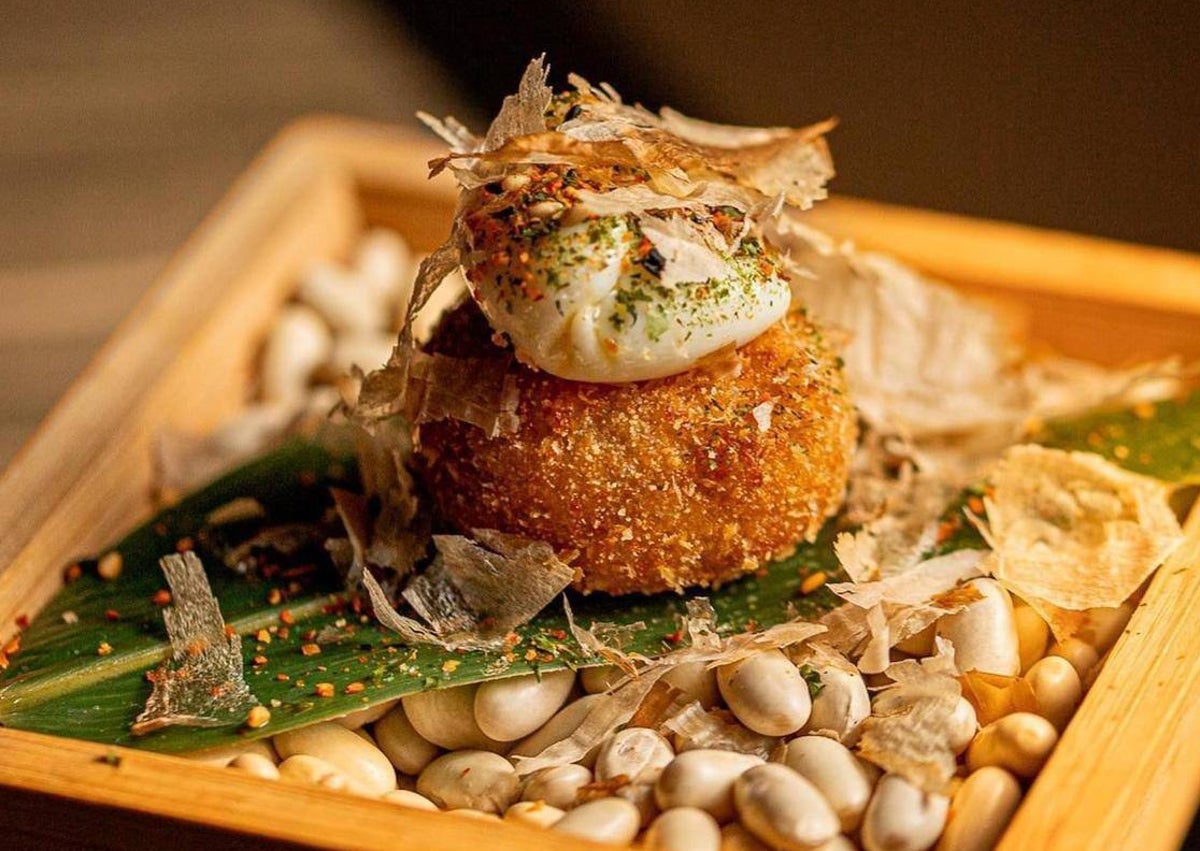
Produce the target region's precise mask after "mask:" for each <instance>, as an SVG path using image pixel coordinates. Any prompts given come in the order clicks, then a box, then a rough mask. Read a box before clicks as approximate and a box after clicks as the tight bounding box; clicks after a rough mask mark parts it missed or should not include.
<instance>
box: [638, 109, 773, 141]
mask: <svg viewBox="0 0 1200 851" xmlns="http://www.w3.org/2000/svg"><path fill="white" fill-rule="evenodd" d="M658 114H659V120H660V122H661V124H662V127H663V129H665V130H669V131H670V132H672V133H674V134H675V135H676V136H678V137H679V138H681V139H685V140H686V141H688V142H692V143H693V144H696V145H706V146H709V147H713V148H745V147H749V146H752V145H765V144H767V143H768V142H774V141H776V140H777V139H784V138H787V137H788V136H789V135H790V134H791V133H792V132H793V131H792V130H791V129H789V128H787V127H739V126H737V125H734V124H715V123H713V122H711V121H703V120H702V119H699V118H690V117H688V116H686V115H684V114H683V113H682V112H679V111H678V110H674V109H671V107H669V106H664V107H663V108H662V109H661V110H659V113H658Z"/></svg>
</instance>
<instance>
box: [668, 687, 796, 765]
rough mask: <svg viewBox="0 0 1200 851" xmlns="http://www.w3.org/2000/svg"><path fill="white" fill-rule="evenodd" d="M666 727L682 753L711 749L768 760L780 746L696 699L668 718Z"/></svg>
mask: <svg viewBox="0 0 1200 851" xmlns="http://www.w3.org/2000/svg"><path fill="white" fill-rule="evenodd" d="M663 726H664V727H665V728H666V729H667V730H669V731H670V732H672V733H674V734H675V736H676V740H675V741H676V750H677V751H678V752H679V753H683V752H684V751H691V750H699V749H702V748H711V749H713V750H719V751H736V752H737V753H746V754H754V755H755V756H759V757H762V758H763V759H768V758H769V757H770V756H771V752H772V751H773V750H775V748H776V747H777V746H778V744H779V739H776V738H773V737H771V736H763V735H760V734H758V733H755V732H753V731H752V730H748V729H747V728H745V727H743V726H742V725H741V724H740V723H738V720H737V719H736V718H734V717H733V713H731V712H729V711H727V710H722V709H714V710H711V711H710V710H706V709H705V708H704V707H703V706H701V705H700V702H699V701H695V700H693V701H692V702H691V703H689V704H688V705H687V706H685V707H683V709H681V710H680V711H679V712H678V713H676V714H675V715H673V716H672V717H670V718H668V719H667V720H666V721H665V722H664V724H663Z"/></svg>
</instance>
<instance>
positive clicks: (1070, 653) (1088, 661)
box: [1047, 638, 1100, 680]
mask: <svg viewBox="0 0 1200 851" xmlns="http://www.w3.org/2000/svg"><path fill="white" fill-rule="evenodd" d="M1047 655H1050V656H1061V657H1062V658H1064V659H1066V660H1067V661H1068V662H1070V663H1071V664H1072V665H1073V666H1075V670H1076V672H1077V673H1078V674H1079V679H1080V680H1086V679H1087V676H1088V674H1089V673H1091V671H1092V668H1094V667H1096V665H1097V664H1099V662H1100V653H1099V652H1098V651H1097V650H1096V648H1095V647H1093V646H1092V645H1090V644H1088V643H1087V642H1086V641H1084V640H1083V639H1082V638H1068V639H1067V640H1066V641H1056V642H1055V643H1054V644H1052V645H1051V646H1050V651H1049V653H1048V654H1047Z"/></svg>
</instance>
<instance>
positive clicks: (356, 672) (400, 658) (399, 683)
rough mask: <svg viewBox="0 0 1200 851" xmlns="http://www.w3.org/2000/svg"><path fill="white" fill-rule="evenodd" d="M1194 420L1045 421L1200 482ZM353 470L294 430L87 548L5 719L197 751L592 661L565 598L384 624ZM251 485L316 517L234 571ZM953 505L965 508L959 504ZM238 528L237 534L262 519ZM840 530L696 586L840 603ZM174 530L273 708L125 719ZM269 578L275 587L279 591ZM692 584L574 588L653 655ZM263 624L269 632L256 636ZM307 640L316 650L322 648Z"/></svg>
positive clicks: (766, 598) (156, 617)
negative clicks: (470, 641)
mask: <svg viewBox="0 0 1200 851" xmlns="http://www.w3.org/2000/svg"><path fill="white" fill-rule="evenodd" d="M1097 434H1099V435H1100V436H1101V437H1100V438H1099V440H1100V441H1102V442H1100V443H1099V445H1098V439H1097V438H1096V437H1094V435H1097ZM1198 435H1200V394H1196V395H1193V396H1191V397H1190V398H1188V399H1186V400H1183V401H1180V402H1166V403H1162V404H1160V405H1156V406H1152V408H1150V409H1148V408H1145V407H1141V408H1139V409H1137V410H1136V411H1118V412H1112V413H1102V414H1096V415H1090V416H1088V417H1084V418H1080V419H1078V420H1072V421H1069V422H1061V423H1053V424H1050V425H1048V426H1046V427H1045V428H1044V429H1043V430H1042V431H1041V432H1040V433H1039V434H1038V435H1036V439H1038V440H1039V441H1042V442H1045V443H1047V444H1049V445H1054V446H1059V447H1061V448H1071V449H1082V450H1090V451H1099V452H1101V453H1102V454H1107V455H1108V457H1110V458H1112V459H1113V460H1114V461H1116V462H1117V463H1119V464H1123V465H1126V466H1128V467H1130V468H1131V469H1135V470H1137V471H1138V472H1143V473H1147V474H1150V475H1155V476H1157V477H1159V478H1163V479H1166V480H1169V481H1177V482H1196V481H1200V451H1197V449H1196V442H1197V439H1198V438H1197V436H1198ZM1118 446H1125V447H1127V448H1128V451H1125V450H1119V449H1118V448H1117V447H1118ZM354 480H355V476H354V470H353V462H352V459H350V458H349V457H346V456H338V455H336V454H330V453H328V452H326V451H325V450H322V449H320V448H318V447H316V446H314V445H312V444H306V443H294V444H289V445H287V446H284V447H283V448H281V449H279V450H277V451H275V452H273V453H271V454H270V455H267V456H264V457H263V458H260V459H258V460H256V461H254V462H252V463H250V464H248V465H247V466H245V467H243V468H241V469H239V470H237V471H235V472H233V473H231V474H229V475H227V476H225V477H224V478H222V479H220V480H218V481H216V482H214V483H213V484H211V485H209V486H208V487H206V488H204V489H203V490H201V491H199V492H197V493H195V494H193V495H192V496H190V497H188V498H187V499H185V500H183V501H182V502H180V503H179V504H178V505H176V506H175V507H173V508H171V509H169V510H167V511H164V512H163V513H161V514H160V515H158V516H157V517H155V518H154V519H152V520H151V521H149V522H148V523H146V524H145V525H144V526H142V527H140V528H138V529H136V530H135V531H133V532H132V533H131V534H129V535H128V536H127V537H126V538H124V539H123V540H122V541H121V542H119V543H118V544H117V545H116V547H115V549H116V551H118V552H120V553H121V555H122V557H123V562H124V569H123V571H122V572H121V574H120V576H119V577H118V578H116V579H115V580H104V579H101V578H100V577H99V575H98V573H97V572H96V566H95V564H94V563H89V564H87V565H84V570H83V575H82V576H81V577H80V578H78V579H77V580H76V581H74V582H73V583H71V584H69V585H67V586H66V587H65V588H64V589H63V590H62V592H60V594H59V595H58V596H57V597H56V598H55V599H54V601H53V602H52V603H51V604H50V605H49V606H48V607H47V608H46V610H45V611H43V612H42V613H41V614H40V615H39V616H38V618H37V619H36V620H35V621H34V623H33V624H32V625H31V626H30V627H29V629H28V630H26V632H25V633H24V635H23V636H22V647H21V650H20V651H19V652H18V653H16V654H15V655H13V657H12V660H11V664H10V667H9V669H8V670H7V672H5V674H4V676H3V677H2V678H0V724H3V725H5V726H11V727H15V728H20V729H24V730H32V731H37V732H42V733H50V734H54V735H62V736H71V737H75V738H83V739H90V740H94V741H98V742H104V743H108V744H120V745H126V746H132V747H140V748H147V749H152V750H158V751H169V752H182V751H192V750H200V749H206V748H211V747H217V746H221V745H226V744H230V743H233V742H237V741H243V740H250V739H253V738H257V737H260V736H265V735H273V734H275V733H279V732H282V731H284V730H287V729H291V728H294V727H298V726H303V725H306V724H311V723H313V722H316V721H320V720H324V719H329V718H333V717H337V716H339V715H343V714H345V713H347V712H352V711H355V710H358V709H363V708H366V707H368V706H371V705H373V704H376V703H379V702H381V701H384V700H388V699H391V698H396V697H401V696H403V695H405V694H410V693H413V692H417V691H421V690H424V689H429V688H438V687H445V686H455V685H466V684H469V683H473V682H479V681H482V680H485V679H492V678H496V677H501V676H510V675H514V674H521V673H529V672H538V671H542V672H544V671H550V670H555V669H559V668H563V667H580V666H584V665H587V664H595V660H589V659H587V658H585V657H584V656H583V655H582V651H581V649H580V648H579V646H578V644H577V643H576V642H575V641H574V639H573V638H572V637H571V636H570V633H569V631H568V625H567V622H566V618H565V615H564V612H563V610H562V608H561V607H560V606H558V605H552V606H550V607H548V608H547V609H546V610H545V611H543V612H542V613H541V614H540V615H538V616H537V617H536V618H534V619H533V620H532V621H531V622H530V623H529V624H527V625H526V626H524V627H522V628H520V629H519V630H517V631H516V634H517V638H518V640H516V641H515V642H514V643H513V644H512V647H511V649H510V650H509V651H508V652H507V653H504V652H500V651H497V652H483V651H470V652H458V653H449V652H446V651H444V650H441V649H440V648H436V647H430V646H419V647H410V646H406V645H404V644H402V643H401V642H400V641H399V640H397V638H396V636H395V635H394V634H392V633H390V632H388V631H387V630H386V629H384V628H382V627H380V626H378V625H377V624H376V623H375V622H374V621H373V619H371V618H370V617H369V616H368V615H367V614H365V613H363V612H362V611H361V610H360V609H359V606H358V602H357V600H356V599H354V598H351V597H348V596H347V595H346V594H345V593H344V592H343V591H342V589H341V588H340V582H339V579H338V577H337V574H336V571H334V570H333V568H332V566H331V565H330V564H329V563H328V560H327V558H326V556H325V554H324V551H323V550H321V549H320V539H321V538H322V537H323V534H324V532H323V531H322V524H323V523H329V522H330V520H331V514H330V511H329V498H328V488H329V487H330V486H342V487H347V486H349V487H353V485H354ZM247 496H252V497H254V498H256V499H257V500H258V501H259V503H261V504H262V506H263V508H264V509H265V512H266V518H265V519H264V520H260V521H256V522H257V523H260V524H271V525H278V524H287V523H295V524H307V525H308V526H310V527H313V528H315V529H317V532H318V534H316V535H314V536H313V539H312V540H311V541H309V542H307V544H305V545H301V546H299V547H298V548H297V549H296V551H295V552H293V553H291V554H290V555H288V556H287V557H286V558H280V557H278V556H277V555H276V556H273V557H272V559H271V560H270V561H269V563H268V564H267V565H266V566H265V567H263V566H260V569H259V570H256V571H252V572H250V573H249V574H248V575H245V576H243V575H240V574H239V573H238V572H236V571H235V570H231V569H229V568H228V567H226V566H225V564H224V563H223V552H224V551H225V547H226V546H227V545H228V543H229V542H227V541H223V540H222V539H221V538H222V535H223V534H225V533H224V532H221V533H218V534H214V532H213V530H212V529H211V527H210V526H208V525H207V524H206V521H205V518H206V516H207V515H208V514H209V513H210V512H212V511H213V510H214V509H217V508H219V507H221V506H223V505H226V504H227V503H229V502H230V501H231V500H233V499H235V498H238V497H247ZM964 498H965V497H964ZM952 519H958V520H961V513H960V512H959V510H958V509H955V512H954V514H953V515H952ZM220 528H221V529H224V527H220ZM331 528H332V527H331ZM953 528H954V529H955V531H954V532H953V534H951V535H950V536H949V537H948V538H947V539H946V540H945V541H943V542H942V543H941V544H940V545H939V548H938V549H939V552H949V551H952V550H955V549H960V548H963V547H970V546H979V545H980V540H979V538H978V535H977V533H976V532H975V531H974V528H973V527H972V526H971V525H970V524H968V523H962V522H957V523H955V524H954V527H953ZM239 531H240V532H241V534H242V536H243V537H244V536H245V535H246V534H248V533H252V532H253V531H254V529H253V528H251V529H249V530H247V529H245V528H242V529H240V530H239ZM835 534H836V523H835V522H831V523H830V524H828V526H827V527H826V529H825V530H824V531H823V532H822V534H821V535H820V537H819V538H818V539H817V540H816V541H814V542H813V543H811V544H805V545H802V546H801V547H800V548H799V549H798V550H797V552H796V553H795V554H794V555H793V556H792V557H790V558H787V559H784V560H781V561H778V562H775V563H774V564H772V565H771V566H770V567H769V568H768V569H766V570H764V571H762V572H760V573H759V574H758V575H755V576H752V577H749V578H746V579H743V580H740V581H737V582H733V583H730V584H728V585H726V586H723V587H722V588H720V589H718V590H715V591H709V592H703V595H704V596H707V597H709V599H710V601H711V602H712V605H713V608H714V609H715V611H716V614H717V619H718V624H720V625H721V629H722V631H723V632H724V633H726V634H728V633H731V632H734V631H739V630H743V629H754V628H761V627H767V626H771V625H773V624H777V623H780V622H783V621H785V620H789V619H791V618H793V617H796V616H804V617H810V618H811V617H816V616H819V615H820V614H821V613H823V612H825V611H828V610H829V609H831V608H833V607H834V606H836V605H837V603H838V601H837V599H836V598H835V597H834V596H833V595H832V594H831V593H830V592H829V591H828V590H827V589H825V588H819V589H817V590H816V591H814V592H812V593H809V594H803V593H801V590H800V585H801V583H802V581H803V580H804V578H805V577H807V576H810V575H812V574H815V573H817V572H823V573H825V574H826V576H827V578H828V579H829V580H830V581H839V580H843V579H844V578H845V577H844V575H843V574H842V573H841V571H840V569H839V566H838V562H837V559H836V558H835V557H834V554H833V548H832V540H833V537H834V535H835ZM181 540H184V541H185V545H188V546H191V547H193V548H194V549H195V550H196V552H197V554H198V555H200V557H201V558H202V559H203V560H204V562H205V565H206V566H207V569H208V574H209V577H210V582H211V585H212V588H213V591H214V593H215V594H216V596H217V598H218V599H219V600H220V603H221V608H222V611H223V614H224V616H225V620H226V622H227V624H228V625H229V626H230V627H232V628H233V629H236V630H237V631H238V632H239V633H240V634H241V635H242V636H243V650H244V653H245V664H246V679H247V682H248V683H249V685H250V688H251V690H252V691H253V692H254V694H255V696H256V697H257V698H258V699H259V701H260V702H261V703H263V704H264V705H266V706H267V707H268V708H269V709H270V711H271V720H270V723H269V724H268V725H267V726H265V727H262V728H259V729H256V730H250V729H247V728H245V727H244V726H242V725H241V724H239V723H233V724H229V725H226V726H223V727H207V728H200V727H171V728H167V729H164V730H160V731H157V732H154V733H150V734H148V735H145V736H140V737H139V736H134V735H132V734H131V733H130V732H129V728H130V724H131V722H132V721H133V719H134V718H135V717H136V716H137V714H138V712H139V711H140V710H141V708H142V707H143V705H144V704H145V701H146V697H147V695H148V694H149V692H150V684H149V683H148V682H147V681H146V678H145V675H146V672H147V671H149V670H151V669H153V668H155V667H156V666H157V665H158V664H159V663H160V662H161V661H162V660H163V659H164V658H165V657H166V656H167V655H168V654H169V644H168V642H167V637H166V632H165V628H164V626H163V621H162V616H161V611H160V609H159V606H158V603H156V602H155V600H154V598H155V595H156V593H157V592H160V591H161V590H162V589H164V588H165V582H164V580H163V577H162V573H161V571H160V570H159V567H158V559H159V557H160V556H162V555H164V554H166V553H169V552H173V551H175V549H176V547H177V546H178V545H179V542H180V541H181ZM275 593H278V594H280V595H281V596H282V598H283V599H281V600H280V601H279V602H278V603H277V604H272V603H271V602H270V601H272V600H274V599H275V596H274V594H275ZM686 599H687V598H685V597H683V596H680V595H675V594H663V595H656V596H646V597H623V598H612V597H606V596H604V595H592V596H588V597H581V596H578V595H572V608H573V610H574V613H575V619H576V621H577V622H578V623H579V624H581V625H583V626H585V627H586V626H589V625H590V624H591V623H593V622H610V623H615V624H619V625H629V624H634V623H637V622H641V623H643V624H644V628H643V629H638V630H635V631H633V632H632V633H631V634H630V636H629V638H628V641H627V643H626V644H625V645H624V648H623V649H625V650H626V651H628V652H637V653H642V654H644V655H646V656H655V655H660V654H662V653H664V652H666V651H669V650H671V649H673V648H674V647H675V646H676V644H677V643H678V642H679V641H680V625H681V620H682V614H683V611H684V604H685V602H686ZM263 630H267V632H266V633H265V635H268V636H269V637H270V641H269V643H268V642H266V641H262V640H259V639H258V638H257V636H259V635H263V634H264V633H263V632H262V631H263ZM285 636H286V637H285ZM314 646H315V647H318V648H319V652H318V653H313V647H314ZM102 647H106V648H108V650H107V652H106V653H105V655H99V654H100V652H101V648H102ZM306 651H307V652H306ZM318 686H320V688H319V689H318ZM319 692H320V693H324V694H330V692H331V694H330V696H321V695H320V694H319Z"/></svg>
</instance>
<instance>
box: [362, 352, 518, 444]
mask: <svg viewBox="0 0 1200 851" xmlns="http://www.w3.org/2000/svg"><path fill="white" fill-rule="evenodd" d="M508 367H509V361H508V360H505V359H495V358H489V359H484V360H479V359H470V358H452V357H448V356H446V355H442V354H429V353H427V352H422V351H419V350H417V349H415V348H411V347H408V346H404V345H401V346H397V347H396V350H395V351H394V352H393V353H392V358H391V360H389V361H388V364H387V366H385V367H384V368H383V369H381V370H378V371H376V372H373V373H371V374H370V375H368V376H367V379H366V382H365V383H364V384H363V391H362V394H361V395H360V397H359V404H358V407H357V408H356V411H355V414H356V416H358V417H359V418H361V419H363V420H369V419H374V418H384V417H389V416H395V415H397V414H402V415H403V416H404V417H405V419H406V420H407V421H408V422H410V423H411V424H413V425H414V426H416V425H420V424H421V423H424V422H431V421H434V420H440V419H447V418H451V419H457V420H461V421H463V422H466V423H471V424H472V425H475V426H478V427H479V428H481V429H483V431H484V432H485V433H486V434H488V435H489V436H491V437H495V436H496V435H499V434H503V433H508V432H512V431H515V430H516V428H517V425H518V423H519V420H518V419H517V401H518V394H517V386H516V378H515V376H513V375H512V374H510V372H509V368H508Z"/></svg>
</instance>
